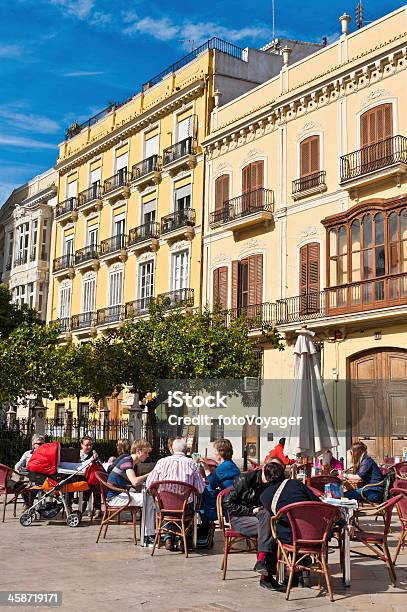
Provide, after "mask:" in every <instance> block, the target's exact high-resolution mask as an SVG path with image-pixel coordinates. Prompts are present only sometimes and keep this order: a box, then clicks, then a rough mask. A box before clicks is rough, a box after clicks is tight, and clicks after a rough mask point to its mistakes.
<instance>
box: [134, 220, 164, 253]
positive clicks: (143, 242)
mask: <svg viewBox="0 0 407 612" xmlns="http://www.w3.org/2000/svg"><path fill="white" fill-rule="evenodd" d="M159 238H160V225H159V223H157V222H156V221H150V222H149V223H144V225H139V226H138V227H133V229H131V230H130V231H129V240H128V247H129V250H132V251H133V252H134V253H141V252H142V251H148V250H151V251H154V252H155V251H157V250H158V248H159Z"/></svg>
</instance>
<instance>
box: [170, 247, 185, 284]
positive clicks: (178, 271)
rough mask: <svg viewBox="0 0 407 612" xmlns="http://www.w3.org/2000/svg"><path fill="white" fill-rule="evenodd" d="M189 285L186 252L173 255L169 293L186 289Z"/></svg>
mask: <svg viewBox="0 0 407 612" xmlns="http://www.w3.org/2000/svg"><path fill="white" fill-rule="evenodd" d="M188 284H189V253H188V250H185V251H180V252H179V253H173V255H172V277H171V291H178V290H179V289H187V288H188Z"/></svg>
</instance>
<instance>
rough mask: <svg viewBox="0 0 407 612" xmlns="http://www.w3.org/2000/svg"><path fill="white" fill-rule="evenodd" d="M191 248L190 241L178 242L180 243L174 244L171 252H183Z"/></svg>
mask: <svg viewBox="0 0 407 612" xmlns="http://www.w3.org/2000/svg"><path fill="white" fill-rule="evenodd" d="M189 246H190V241H189V240H178V242H174V244H172V245H171V247H170V251H171V252H174V251H175V252H178V251H183V250H184V249H188V248H189Z"/></svg>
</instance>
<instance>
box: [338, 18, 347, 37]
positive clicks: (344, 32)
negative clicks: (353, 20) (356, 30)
mask: <svg viewBox="0 0 407 612" xmlns="http://www.w3.org/2000/svg"><path fill="white" fill-rule="evenodd" d="M339 21H340V22H341V25H342V35H343V36H347V35H348V29H349V22H350V15H348V14H347V13H344V14H343V15H341V16H340V17H339Z"/></svg>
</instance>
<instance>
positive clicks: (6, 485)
mask: <svg viewBox="0 0 407 612" xmlns="http://www.w3.org/2000/svg"><path fill="white" fill-rule="evenodd" d="M13 474H17V475H18V476H20V474H19V473H18V472H16V471H15V470H13V468H11V467H9V466H8V465H4V464H3V463H0V495H4V506H3V519H2V522H3V523H4V521H5V519H6V506H8V504H14V509H13V516H14V517H15V516H16V514H17V498H18V496H19V495H20V493H21V492H22V491H23V490H24V489H26V488H27V483H26V482H17V481H15V482H13V484H11V477H12V475H13ZM9 495H12V498H11V499H10V500H8V501H7V498H8V496H9Z"/></svg>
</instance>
